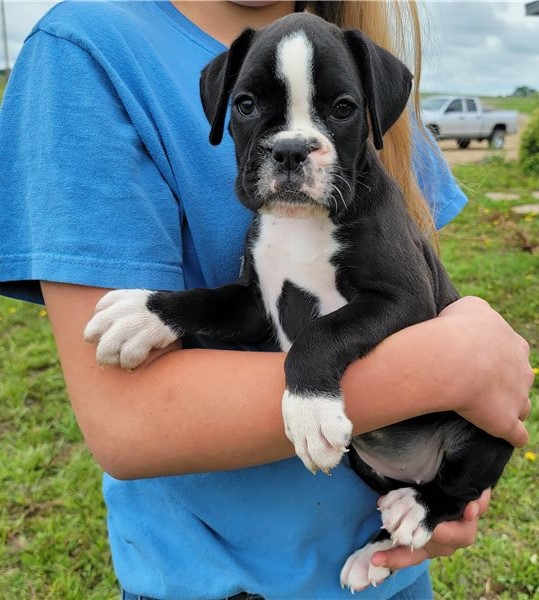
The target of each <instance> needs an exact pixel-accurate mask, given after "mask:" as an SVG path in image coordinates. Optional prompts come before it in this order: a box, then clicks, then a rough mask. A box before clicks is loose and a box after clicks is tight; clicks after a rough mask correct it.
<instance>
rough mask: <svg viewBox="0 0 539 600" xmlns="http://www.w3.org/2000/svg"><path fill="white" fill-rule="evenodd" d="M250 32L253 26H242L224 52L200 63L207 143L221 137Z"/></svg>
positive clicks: (250, 38) (247, 48)
mask: <svg viewBox="0 0 539 600" xmlns="http://www.w3.org/2000/svg"><path fill="white" fill-rule="evenodd" d="M254 34H255V30H254V29H246V30H245V31H244V32H243V33H242V34H241V35H240V36H239V37H238V38H236V39H235V40H234V42H233V43H232V45H231V46H230V48H229V50H228V51H227V52H223V53H222V54H219V56H217V57H216V58H214V59H213V60H212V61H211V62H210V63H209V64H208V65H207V66H206V67H204V69H203V71H202V74H201V76H200V98H201V99H202V106H203V108H204V113H205V114H206V117H207V119H208V121H209V122H210V125H211V131H210V143H211V144H213V145H214V146H216V145H217V144H220V143H221V140H222V139H223V131H224V128H225V117H226V109H227V106H228V99H229V97H230V92H231V91H232V88H233V87H234V84H235V83H236V79H237V77H238V74H239V72H240V69H241V66H242V64H243V61H244V59H245V56H246V55H247V52H248V50H249V48H250V47H251V43H252V41H253V37H254Z"/></svg>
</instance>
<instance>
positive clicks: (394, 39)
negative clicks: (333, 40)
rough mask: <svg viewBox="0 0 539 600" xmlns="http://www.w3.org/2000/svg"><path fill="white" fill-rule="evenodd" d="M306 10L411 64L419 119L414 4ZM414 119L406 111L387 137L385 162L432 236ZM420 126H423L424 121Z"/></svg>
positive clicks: (386, 0)
mask: <svg viewBox="0 0 539 600" xmlns="http://www.w3.org/2000/svg"><path fill="white" fill-rule="evenodd" d="M307 7H308V8H309V9H310V10H313V11H314V12H317V13H319V14H320V15H321V16H325V17H326V18H327V19H328V20H330V21H332V22H334V23H335V24H336V25H339V26H340V27H344V28H347V29H348V28H349V29H360V30H361V31H363V32H364V33H365V34H366V35H368V36H369V37H370V38H371V39H372V40H373V41H374V42H375V43H377V44H378V45H379V46H382V47H383V48H386V49H387V50H389V51H390V52H393V53H394V54H395V55H396V56H398V57H399V58H400V59H401V60H402V61H403V62H405V63H407V64H408V66H409V67H411V71H412V72H413V73H414V87H413V91H412V100H413V102H412V111H413V112H415V114H416V115H419V83H420V79H421V28H420V22H419V15H418V10H417V5H416V2H415V0H407V1H402V0H377V1H365V0H363V1H340V2H312V3H307ZM324 13H325V14H324ZM412 118H413V117H412V116H411V115H410V112H409V111H405V112H404V113H403V114H402V115H401V116H400V117H399V119H398V120H397V122H396V123H395V124H394V125H393V126H392V127H391V129H390V130H389V131H388V132H387V133H386V134H385V136H384V148H383V150H382V151H381V153H380V159H381V160H382V162H383V164H384V166H385V167H386V169H387V170H388V172H389V173H390V175H392V177H393V178H394V179H395V180H396V181H397V183H398V184H399V187H400V188H401V190H402V192H403V194H404V197H405V199H406V207H407V209H408V212H409V213H410V215H411V216H412V218H413V219H414V221H415V222H416V223H417V225H418V226H419V227H420V229H421V230H423V231H424V232H425V233H427V234H428V235H433V234H434V233H435V227H434V221H433V218H432V214H431V211H430V209H429V206H428V204H427V202H426V200H425V198H424V197H423V194H422V193H421V190H420V189H419V185H418V183H417V178H416V175H415V170H414V168H413V165H412V152H413V140H412V130H411V119H412ZM417 124H418V126H419V127H420V128H421V127H422V126H421V121H420V119H419V118H417Z"/></svg>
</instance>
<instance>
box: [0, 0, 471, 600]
mask: <svg viewBox="0 0 539 600" xmlns="http://www.w3.org/2000/svg"><path fill="white" fill-rule="evenodd" d="M224 49H225V48H224V46H222V45H221V44H220V43H219V42H217V41H216V40H214V39H212V38H211V37H209V36H208V35H207V34H206V33H204V32H203V31H201V30H200V29H198V28H197V27H196V26H194V25H193V24H192V23H190V22H189V21H188V20H187V19H186V18H184V17H183V16H182V15H181V14H180V13H179V12H178V11H177V10H176V9H175V8H174V7H173V6H172V4H170V3H168V2H150V1H148V2H101V3H96V2H83V3H75V2H69V3H63V4H60V5H58V6H56V7H55V8H54V9H52V11H50V12H49V13H48V14H47V15H46V16H45V17H44V18H43V19H42V20H41V21H40V22H39V23H38V25H37V26H36V27H35V28H34V30H33V32H32V33H31V34H30V36H29V37H28V39H27V40H26V42H25V44H24V47H23V49H22V52H21V54H20V56H19V59H18V61H17V64H16V65H15V68H14V70H13V73H12V75H11V78H10V81H9V84H8V87H7V90H6V93H5V97H4V103H3V106H2V108H1V111H0V151H1V161H2V169H1V170H0V176H1V178H2V179H1V180H0V202H1V207H0V208H1V210H0V215H1V219H2V236H1V237H0V282H1V283H0V292H1V293H3V294H6V295H10V296H14V297H18V298H22V299H26V300H30V301H34V302H40V301H42V297H41V293H40V290H39V280H48V281H57V282H68V283H74V284H83V285H88V286H99V287H113V288H121V287H129V288H142V287H144V288H149V289H166V290H182V289H185V288H190V287H197V286H206V287H214V286H219V285H222V284H224V283H228V282H231V281H233V280H235V279H236V278H237V276H238V273H239V271H240V267H241V256H242V251H243V242H244V237H245V233H246V229H247V226H248V224H249V221H250V219H251V215H250V214H249V213H248V212H247V211H246V210H245V209H244V208H243V207H242V206H241V205H240V203H239V202H238V201H237V200H236V198H235V196H234V186H233V183H234V178H235V160H234V150H233V145H232V142H231V140H230V137H229V136H228V134H226V135H225V139H224V141H223V143H222V144H221V145H220V146H218V147H212V146H210V144H209V143H208V134H209V125H208V123H207V121H206V118H205V116H204V114H203V111H202V107H201V104H200V100H199V93H198V89H199V87H198V80H199V73H200V71H201V69H202V68H203V67H204V66H205V65H206V64H207V63H208V62H209V61H210V60H211V59H212V58H213V57H214V56H216V55H217V54H219V53H220V52H222V51H223V50H224ZM416 159H417V164H418V165H419V164H421V165H422V166H421V167H419V166H418V167H417V168H418V169H421V173H420V174H419V177H420V180H422V181H423V182H428V183H429V188H430V198H431V200H432V202H433V206H435V207H436V209H437V211H436V215H437V223H438V225H440V226H441V225H443V224H444V223H445V222H447V221H449V220H450V219H451V218H453V216H455V215H456V214H457V213H458V212H459V211H460V209H461V208H462V206H463V205H464V203H465V198H464V196H463V195H462V193H461V192H460V190H459V189H458V187H457V186H456V184H455V182H454V180H453V178H452V177H451V175H450V173H449V171H448V170H447V167H446V166H445V164H444V163H443V161H441V160H440V159H439V157H437V156H436V154H435V153H434V151H433V150H432V149H431V148H430V147H429V145H428V144H426V143H425V142H424V141H422V140H420V139H419V138H418V143H417V154H416ZM253 402H256V398H253ZM233 434H234V433H233V432H231V435H233ZM193 443H194V444H200V443H206V444H211V439H207V440H202V441H201V440H193ZM104 496H105V501H106V504H107V507H108V525H109V534H110V544H111V548H112V555H113V562H114V566H115V570H116V573H117V575H118V578H119V580H120V583H121V584H122V586H123V587H124V588H125V589H126V590H127V591H129V592H132V593H134V594H140V595H147V596H151V597H155V598H164V599H165V598H166V599H174V600H177V599H180V598H181V599H185V600H201V599H210V598H223V597H225V596H229V595H233V594H235V593H238V592H240V591H244V590H245V591H248V592H252V593H260V594H262V595H263V596H265V597H266V598H268V599H274V598H293V599H300V598H305V599H316V598H320V599H324V600H329V599H333V598H335V599H338V598H342V599H345V598H349V597H350V594H349V592H348V591H343V590H341V588H340V585H339V572H340V569H341V567H342V565H343V562H344V560H345V559H346V558H347V556H348V555H349V554H350V553H351V552H352V551H354V550H356V549H357V548H359V547H360V546H362V545H363V544H364V543H365V542H366V541H367V540H368V539H369V538H370V537H371V536H372V535H373V534H374V533H375V532H377V530H378V529H379V528H380V522H379V516H378V513H377V511H376V510H375V501H376V494H375V493H374V492H372V491H371V490H370V489H369V488H368V487H367V486H366V485H365V484H364V483H363V482H362V481H361V480H360V479H359V478H358V477H357V476H356V475H355V474H354V473H353V472H352V471H351V469H350V468H349V466H348V464H347V463H346V461H344V462H343V464H341V465H340V466H339V467H338V468H337V469H335V470H334V472H333V476H332V477H326V476H324V475H322V474H319V475H318V476H316V477H314V476H313V475H311V473H309V472H308V471H307V470H306V469H305V468H304V467H303V465H302V464H301V462H300V461H299V459H297V458H292V459H289V460H284V461H280V462H276V463H272V464H268V465H264V466H260V467H256V468H249V469H242V470H237V471H229V472H222V473H207V474H199V475H184V476H179V477H164V478H155V479H146V480H137V481H118V480H115V479H114V478H112V477H110V476H107V475H105V477H104ZM425 568H426V565H421V566H418V567H414V568H409V569H405V570H403V571H401V572H399V573H397V574H395V575H394V576H392V577H390V578H389V579H388V581H386V582H385V583H383V584H382V585H380V586H379V587H378V588H369V589H368V590H367V591H366V592H364V593H363V595H362V594H358V597H365V598H369V599H378V598H380V599H381V598H388V597H390V596H392V595H393V594H396V593H397V592H399V591H400V590H401V589H403V588H405V587H408V586H409V585H410V584H411V583H412V582H414V581H415V579H416V578H417V577H418V576H419V575H420V574H421V573H423V572H424V570H425Z"/></svg>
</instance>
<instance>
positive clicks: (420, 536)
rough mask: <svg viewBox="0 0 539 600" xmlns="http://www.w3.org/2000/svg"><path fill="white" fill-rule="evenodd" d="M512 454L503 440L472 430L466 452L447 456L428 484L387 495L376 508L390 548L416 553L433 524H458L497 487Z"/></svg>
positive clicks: (447, 454) (428, 538)
mask: <svg viewBox="0 0 539 600" xmlns="http://www.w3.org/2000/svg"><path fill="white" fill-rule="evenodd" d="M470 427H471V426H470ZM474 429H475V428H474ZM512 450H513V448H512V447H511V446H510V445H509V444H508V443H507V442H505V441H504V440H501V439H498V438H492V437H490V436H488V435H487V434H486V433H484V432H482V431H480V430H478V429H477V430H476V432H474V433H472V437H471V438H470V439H469V440H468V441H467V444H466V447H465V448H462V447H460V448H455V449H452V450H448V451H447V452H446V458H445V459H444V461H443V462H442V464H441V466H440V470H439V471H438V474H437V476H436V478H435V479H434V480H433V481H431V482H429V483H427V484H425V485H422V486H414V487H403V488H400V489H397V490H393V491H391V492H389V494H387V495H386V496H384V497H383V498H382V499H381V500H380V503H379V506H380V510H381V513H382V523H383V525H384V528H385V529H386V530H387V531H388V532H389V533H390V535H391V540H392V542H393V544H394V545H396V546H410V547H411V548H421V547H422V546H424V545H425V544H426V543H427V542H428V541H429V540H430V538H431V536H432V532H433V531H434V528H435V527H436V525H438V524H439V523H441V522H442V521H454V520H457V519H460V517H461V516H462V513H463V512H464V508H465V507H466V505H467V504H468V502H471V501H472V500H476V499H477V498H479V496H480V495H481V494H482V492H483V490H485V489H487V488H489V487H493V486H494V485H495V484H496V482H497V481H498V479H499V477H500V475H501V474H502V471H503V468H504V466H505V464H506V463H507V461H508V460H509V457H510V456H511V452H512Z"/></svg>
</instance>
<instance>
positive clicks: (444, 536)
mask: <svg viewBox="0 0 539 600" xmlns="http://www.w3.org/2000/svg"><path fill="white" fill-rule="evenodd" d="M472 504H475V505H476V506H477V501H475V502H474V503H472ZM476 536H477V518H474V519H473V520H467V519H461V520H460V521H447V522H445V523H440V524H439V525H437V526H436V527H435V529H434V531H433V533H432V538H431V542H432V543H433V544H437V545H438V546H451V547H452V548H466V547H467V546H471V545H472V544H473V543H474V542H475V538H476Z"/></svg>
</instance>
